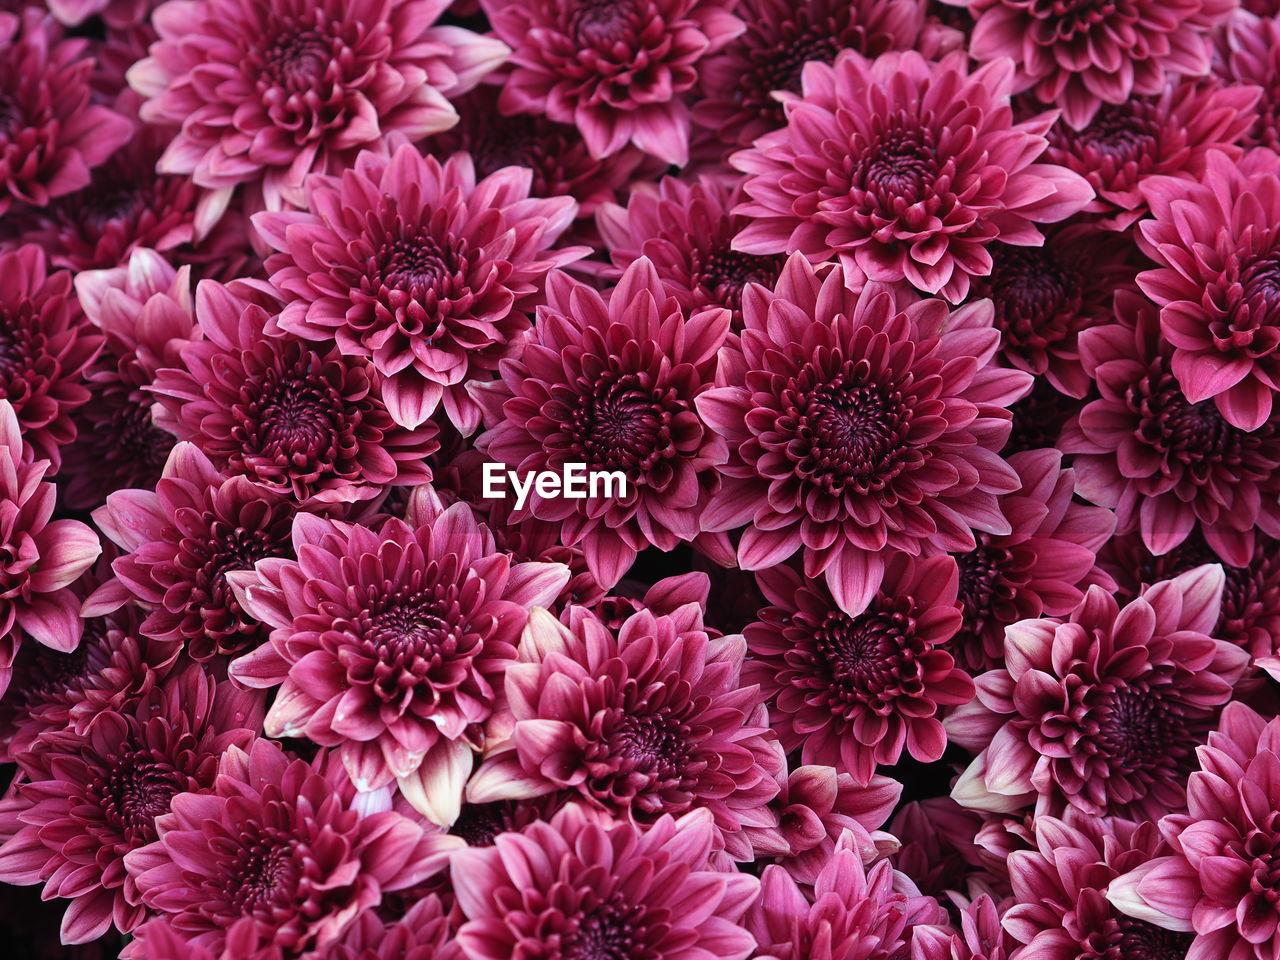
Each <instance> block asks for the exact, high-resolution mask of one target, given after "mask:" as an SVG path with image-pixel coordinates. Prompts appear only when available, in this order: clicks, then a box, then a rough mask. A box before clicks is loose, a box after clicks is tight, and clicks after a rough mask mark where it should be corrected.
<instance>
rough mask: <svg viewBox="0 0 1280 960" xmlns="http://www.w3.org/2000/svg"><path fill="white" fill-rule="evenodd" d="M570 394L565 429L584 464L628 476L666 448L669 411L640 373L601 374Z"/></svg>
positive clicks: (664, 453)
mask: <svg viewBox="0 0 1280 960" xmlns="http://www.w3.org/2000/svg"><path fill="white" fill-rule="evenodd" d="M588 389H590V390H591V393H590V395H588V396H585V397H582V398H579V399H575V401H574V403H573V406H572V407H571V409H570V413H569V422H568V423H567V424H566V429H567V432H568V433H569V434H570V436H571V437H572V442H571V449H572V451H573V453H574V454H575V455H577V456H579V457H580V458H581V459H582V460H583V462H585V463H586V464H587V465H588V467H594V468H597V469H604V470H623V471H626V472H627V473H628V475H629V476H631V478H632V479H638V478H639V476H640V475H641V474H642V473H644V472H645V471H647V470H648V469H649V468H650V467H652V466H653V465H654V464H655V463H657V462H658V461H659V460H661V459H664V458H665V457H666V456H667V455H669V454H670V453H671V452H672V451H673V448H672V436H671V429H672V420H673V419H674V415H673V413H672V411H670V410H668V409H666V405H665V404H664V403H662V398H661V397H660V396H659V395H658V394H657V393H656V392H655V390H654V389H653V388H652V386H650V385H649V378H648V377H647V376H645V375H642V374H634V373H627V374H617V373H613V374H603V375H601V377H600V378H599V379H597V380H596V381H595V383H593V384H591V385H590V387H589V388H588Z"/></svg>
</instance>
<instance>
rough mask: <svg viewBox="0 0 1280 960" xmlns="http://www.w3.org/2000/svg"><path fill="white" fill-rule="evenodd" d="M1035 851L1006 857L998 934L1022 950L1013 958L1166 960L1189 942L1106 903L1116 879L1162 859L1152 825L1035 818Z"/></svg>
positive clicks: (1073, 816) (1163, 847)
mask: <svg viewBox="0 0 1280 960" xmlns="http://www.w3.org/2000/svg"><path fill="white" fill-rule="evenodd" d="M1033 839H1034V843H1035V846H1034V847H1033V848H1032V849H1030V850H1015V851H1014V852H1012V853H1010V854H1009V858H1008V866H1009V879H1010V882H1011V883H1012V885H1013V898H1014V901H1015V902H1014V903H1012V904H1011V905H1010V906H1009V909H1008V910H1007V911H1006V912H1005V915H1004V927H1005V929H1006V930H1007V931H1008V932H1009V934H1010V935H1011V936H1012V937H1013V938H1014V939H1015V940H1016V941H1017V942H1018V943H1020V944H1023V946H1022V947H1021V948H1020V953H1019V956H1026V957H1043V958H1046V960H1051V958H1052V960H1058V958H1062V960H1066V958H1072V960H1074V958H1077V957H1097V958H1102V957H1115V958H1117V960H1121V958H1123V960H1130V958H1132V960H1173V958H1180V957H1184V956H1186V955H1187V954H1186V951H1187V947H1189V946H1190V945H1191V938H1190V937H1189V936H1186V935H1185V934H1180V933H1172V932H1170V931H1168V930H1162V929H1161V928H1160V927H1157V926H1154V925H1152V924H1150V923H1146V922H1144V921H1142V920H1135V919H1133V918H1131V917H1127V916H1125V915H1124V914H1123V913H1121V912H1120V911H1119V910H1117V909H1116V908H1115V907H1114V906H1112V905H1111V904H1110V903H1109V902H1108V901H1107V890H1108V887H1109V886H1110V884H1111V882H1112V881H1113V880H1115V879H1116V877H1118V876H1120V875H1121V874H1124V873H1127V872H1128V871H1130V870H1133V869H1134V868H1136V867H1139V866H1141V865H1142V864H1144V863H1147V862H1148V861H1150V860H1152V859H1153V858H1155V857H1160V856H1164V855H1166V854H1168V853H1169V852H1170V850H1169V847H1168V845H1167V844H1166V843H1165V842H1164V841H1163V840H1161V838H1160V834H1159V831H1158V830H1157V829H1156V826H1155V824H1154V823H1149V822H1148V823H1143V824H1142V825H1140V826H1139V825H1137V824H1134V823H1131V822H1129V821H1127V820H1122V819H1120V818H1118V817H1090V816H1083V815H1081V814H1079V813H1077V812H1075V811H1070V810H1069V811H1067V814H1066V816H1065V818H1063V819H1061V820H1059V819H1056V818H1054V817H1038V818H1036V820H1035V830H1034V838H1033Z"/></svg>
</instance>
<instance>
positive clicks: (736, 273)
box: [696, 250, 786, 310]
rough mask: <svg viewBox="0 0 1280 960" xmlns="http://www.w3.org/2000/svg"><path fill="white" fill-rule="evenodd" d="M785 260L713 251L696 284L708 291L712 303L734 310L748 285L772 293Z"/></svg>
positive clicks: (779, 257)
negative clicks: (757, 286)
mask: <svg viewBox="0 0 1280 960" xmlns="http://www.w3.org/2000/svg"><path fill="white" fill-rule="evenodd" d="M785 262H786V258H784V257H781V256H772V257H756V256H752V255H751V254H749V253H739V252H738V251H736V250H717V251H716V252H715V253H712V254H711V255H710V256H708V257H707V259H706V261H705V262H704V263H703V264H702V269H701V270H700V271H699V272H698V275H697V279H696V282H697V283H700V284H701V285H702V286H703V287H705V288H707V290H709V291H711V293H712V299H713V300H715V302H717V303H720V304H723V305H724V306H726V307H729V308H730V309H731V310H737V309H739V308H740V307H741V305H742V290H743V288H744V287H745V286H746V285H747V284H748V283H758V284H760V285H761V286H764V287H768V288H769V289H771V290H772V289H773V286H774V284H775V283H776V282H777V280H778V274H780V273H781V272H782V267H783V264H784V263H785Z"/></svg>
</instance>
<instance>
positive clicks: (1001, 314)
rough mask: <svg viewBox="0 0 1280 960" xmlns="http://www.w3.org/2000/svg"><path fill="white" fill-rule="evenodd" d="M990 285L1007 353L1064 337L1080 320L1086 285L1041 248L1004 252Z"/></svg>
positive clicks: (999, 328) (1081, 278)
mask: <svg viewBox="0 0 1280 960" xmlns="http://www.w3.org/2000/svg"><path fill="white" fill-rule="evenodd" d="M989 283H990V287H991V299H992V301H993V303H994V305H995V308H996V315H995V321H996V328H997V329H998V330H1000V332H1001V333H1002V334H1004V342H1005V345H1006V349H1008V348H1010V347H1012V348H1015V349H1018V350H1025V349H1027V348H1028V347H1032V348H1036V347H1038V348H1043V347H1045V346H1047V345H1048V344H1050V343H1055V342H1057V341H1059V340H1062V339H1063V338H1064V337H1065V336H1066V334H1067V332H1068V328H1069V325H1070V323H1071V321H1072V320H1074V319H1075V318H1076V317H1077V315H1078V314H1079V311H1080V306H1081V303H1080V301H1081V297H1080V291H1081V289H1082V288H1083V286H1084V283H1085V280H1084V278H1083V277H1080V276H1077V275H1071V274H1069V273H1068V272H1067V271H1066V270H1064V269H1063V265H1062V264H1061V263H1060V262H1059V261H1058V259H1057V258H1056V257H1054V256H1053V255H1052V253H1050V252H1046V251H1045V250H1044V249H1043V248H1040V249H1021V248H1012V247H1008V248H1005V249H1003V250H1002V251H1001V255H1000V256H999V257H998V258H997V259H996V263H995V266H994V268H993V269H992V271H991V280H990V281H989Z"/></svg>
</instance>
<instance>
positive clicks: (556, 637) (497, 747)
mask: <svg viewBox="0 0 1280 960" xmlns="http://www.w3.org/2000/svg"><path fill="white" fill-rule="evenodd" d="M568 619H569V625H568V626H565V625H564V624H562V623H560V622H559V621H557V620H556V619H555V617H553V616H552V615H551V614H550V613H548V612H547V611H546V610H535V611H534V612H533V613H531V614H530V616H529V624H528V626H527V627H526V628H525V633H524V636H523V637H522V638H521V641H520V648H519V659H518V662H517V663H515V664H511V665H509V666H508V668H507V670H506V695H507V701H508V704H509V708H510V711H511V715H512V717H511V720H512V721H514V726H513V727H510V734H509V741H508V742H505V743H503V742H498V743H496V744H494V749H493V750H492V751H491V753H490V755H489V757H488V758H487V759H486V763H485V765H484V766H482V767H481V769H480V770H479V771H478V772H477V773H476V775H475V778H474V779H473V780H472V782H471V784H470V785H469V786H468V799H471V800H474V801H485V800H492V799H501V798H525V797H534V796H541V795H544V794H548V793H553V792H556V791H560V790H570V791H573V792H574V793H576V794H578V795H579V796H580V797H581V798H582V799H583V800H584V801H586V802H587V803H588V804H590V805H592V806H593V807H596V808H599V809H602V810H604V811H607V812H608V813H610V814H612V815H615V816H618V817H621V818H625V819H629V820H632V821H634V822H637V823H640V824H649V823H652V822H653V821H655V820H656V819H658V818H659V817H661V816H663V815H664V814H668V813H669V814H672V815H679V814H682V813H685V812H686V811H688V810H691V809H695V808H699V807H701V808H706V809H708V810H709V811H710V812H711V813H712V814H713V815H714V820H715V824H716V827H717V829H718V831H719V832H720V833H721V834H722V837H723V843H724V845H725V847H726V849H727V850H728V852H729V854H730V855H731V856H733V857H734V858H735V859H737V860H740V861H745V860H750V859H751V858H752V853H751V847H750V843H749V840H748V838H747V837H746V836H745V835H744V834H743V833H742V829H743V827H744V826H747V825H750V826H769V825H773V823H774V818H773V816H772V815H771V813H770V811H769V810H768V809H767V808H766V805H767V804H768V803H769V801H770V800H772V799H773V798H774V796H776V795H777V793H778V789H779V785H778V779H779V778H780V777H781V775H782V771H783V770H784V769H785V764H784V762H783V758H782V757H781V755H780V753H779V752H777V751H776V750H775V749H774V744H773V737H772V735H771V734H770V732H769V728H768V724H767V717H766V715H765V708H764V698H763V696H762V695H761V693H760V690H759V688H758V687H755V686H743V685H742V683H741V682H740V680H739V675H740V673H741V670H742V661H743V655H744V654H745V652H746V645H745V644H744V643H743V642H742V637H740V636H728V637H719V638H715V639H713V638H711V637H708V635H707V632H706V629H705V627H704V626H703V623H702V610H701V608H700V607H699V605H698V604H695V603H690V604H685V605H684V606H682V607H680V608H678V609H677V610H675V611H673V612H672V613H671V614H670V615H669V616H665V615H655V614H653V613H652V612H651V611H647V610H646V611H641V612H640V613H637V614H635V615H633V616H631V617H629V618H628V619H627V620H626V621H625V622H624V623H623V624H622V626H621V627H620V628H619V629H618V630H617V631H616V632H615V631H612V630H609V629H608V628H606V627H605V625H604V624H603V623H601V622H600V620H599V619H598V618H597V617H596V616H595V615H593V614H591V613H589V612H588V611H586V610H585V609H583V608H581V607H571V608H570V610H569V612H568Z"/></svg>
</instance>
